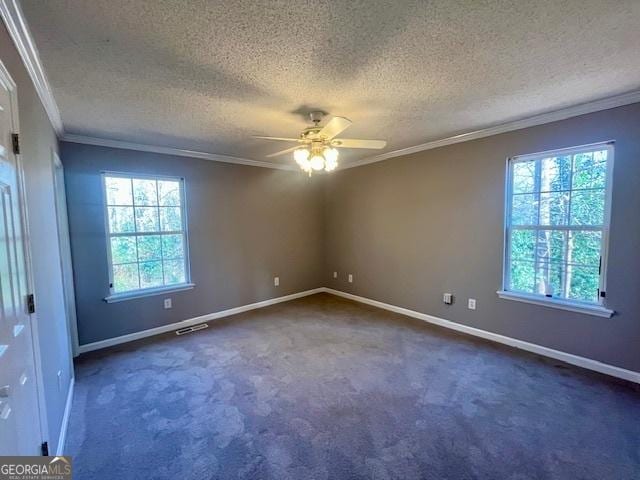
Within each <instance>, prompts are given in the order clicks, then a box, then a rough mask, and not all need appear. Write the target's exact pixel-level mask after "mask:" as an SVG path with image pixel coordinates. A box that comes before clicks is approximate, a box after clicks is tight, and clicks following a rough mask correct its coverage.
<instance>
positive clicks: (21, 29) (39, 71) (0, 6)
mask: <svg viewBox="0 0 640 480" xmlns="http://www.w3.org/2000/svg"><path fill="white" fill-rule="evenodd" d="M0 16H2V20H4V24H5V25H6V27H7V31H8V32H9V35H10V36H11V38H12V40H13V43H14V44H15V46H16V49H17V50H18V53H19V54H20V57H21V58H22V62H23V63H24V66H25V68H26V69H27V73H28V74H29V76H30V77H31V81H32V82H33V86H34V88H35V89H36V92H38V96H39V97H40V101H41V102H42V105H43V106H44V109H45V111H46V112H47V115H48V117H49V120H50V121H51V125H52V127H53V129H54V130H55V132H56V135H58V137H60V136H61V135H63V133H64V128H63V126H62V119H61V117H60V111H59V110H58V105H57V104H56V101H55V99H54V98H53V94H52V93H51V87H50V86H49V81H48V80H47V75H46V74H45V72H44V68H43V67H42V62H41V61H40V55H39V54H38V49H37V48H36V44H35V42H34V41H33V38H32V36H31V32H30V31H29V27H28V26H27V22H26V21H25V19H24V14H23V13H22V9H21V8H20V5H18V2H17V0H0Z"/></svg>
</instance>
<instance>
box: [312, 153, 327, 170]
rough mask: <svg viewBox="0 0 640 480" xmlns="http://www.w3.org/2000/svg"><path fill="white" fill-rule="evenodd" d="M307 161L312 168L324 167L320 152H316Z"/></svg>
mask: <svg viewBox="0 0 640 480" xmlns="http://www.w3.org/2000/svg"><path fill="white" fill-rule="evenodd" d="M309 163H310V164H311V168H313V169H314V170H322V169H323V168H324V157H323V156H322V155H321V154H319V153H316V154H314V155H313V156H312V157H311V159H310V160H309Z"/></svg>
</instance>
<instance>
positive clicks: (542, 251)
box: [537, 230, 567, 262]
mask: <svg viewBox="0 0 640 480" xmlns="http://www.w3.org/2000/svg"><path fill="white" fill-rule="evenodd" d="M566 235H567V233H566V232H563V231H559V230H541V231H539V232H538V244H537V254H538V260H540V261H543V262H564V255H565V246H566Z"/></svg>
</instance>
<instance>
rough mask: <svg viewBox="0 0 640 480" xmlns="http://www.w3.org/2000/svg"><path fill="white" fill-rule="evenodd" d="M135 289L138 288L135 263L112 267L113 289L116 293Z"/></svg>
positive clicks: (136, 265)
mask: <svg viewBox="0 0 640 480" xmlns="http://www.w3.org/2000/svg"><path fill="white" fill-rule="evenodd" d="M137 288H140V286H139V284H138V264H137V263H128V264H125V265H114V266H113V289H114V290H115V291H116V292H125V291H127V290H135V289H137Z"/></svg>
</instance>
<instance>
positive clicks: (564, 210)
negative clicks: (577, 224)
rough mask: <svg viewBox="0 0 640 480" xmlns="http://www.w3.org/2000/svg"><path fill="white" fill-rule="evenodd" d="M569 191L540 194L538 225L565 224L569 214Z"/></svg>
mask: <svg viewBox="0 0 640 480" xmlns="http://www.w3.org/2000/svg"><path fill="white" fill-rule="evenodd" d="M569 198H570V194H569V192H552V193H541V194H540V225H566V224H567V221H568V216H569Z"/></svg>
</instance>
